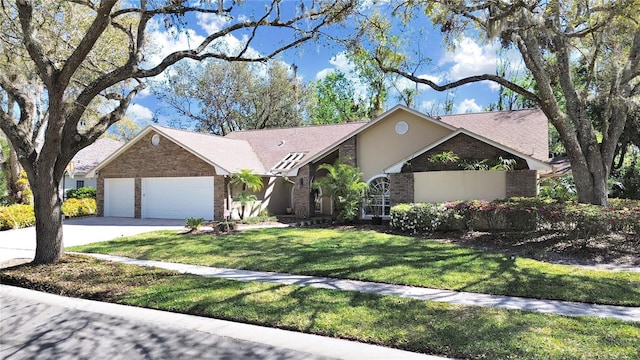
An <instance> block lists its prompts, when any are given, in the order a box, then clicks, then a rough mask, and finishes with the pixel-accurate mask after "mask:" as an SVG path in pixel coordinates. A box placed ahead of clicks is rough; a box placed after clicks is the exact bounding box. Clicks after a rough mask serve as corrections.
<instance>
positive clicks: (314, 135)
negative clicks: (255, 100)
mask: <svg viewBox="0 0 640 360" xmlns="http://www.w3.org/2000/svg"><path fill="white" fill-rule="evenodd" d="M365 124H366V123H364V122H357V123H346V124H333V125H316V126H303V127H297V128H283V129H263V130H245V131H234V132H232V133H230V134H228V135H227V136H225V138H227V139H234V140H245V141H248V142H249V143H250V144H251V146H252V147H253V150H254V151H255V152H256V154H257V155H258V158H259V159H260V161H262V163H263V164H264V167H265V168H266V170H267V171H269V170H270V169H272V168H273V167H274V166H275V165H276V164H278V163H279V162H280V161H281V160H283V159H284V158H285V157H286V156H287V155H289V154H290V153H293V152H305V156H304V157H303V158H302V159H301V161H304V160H306V159H309V158H311V157H313V156H315V155H316V154H318V153H320V152H322V151H323V150H326V149H327V147H329V146H331V145H334V144H336V142H337V141H339V140H341V139H342V138H344V137H345V136H347V135H349V134H351V133H352V132H354V131H356V130H358V129H359V128H361V127H362V126H364V125H365Z"/></svg>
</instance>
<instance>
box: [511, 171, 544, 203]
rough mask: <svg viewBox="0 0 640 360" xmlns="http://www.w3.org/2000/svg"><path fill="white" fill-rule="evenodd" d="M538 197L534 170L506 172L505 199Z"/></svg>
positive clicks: (536, 175)
mask: <svg viewBox="0 0 640 360" xmlns="http://www.w3.org/2000/svg"><path fill="white" fill-rule="evenodd" d="M537 195H538V174H537V172H536V171H535V170H514V171H507V198H510V197H513V196H526V197H533V196H537Z"/></svg>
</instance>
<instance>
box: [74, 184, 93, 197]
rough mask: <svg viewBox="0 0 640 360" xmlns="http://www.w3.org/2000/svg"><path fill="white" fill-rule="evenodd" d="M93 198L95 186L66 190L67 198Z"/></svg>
mask: <svg viewBox="0 0 640 360" xmlns="http://www.w3.org/2000/svg"><path fill="white" fill-rule="evenodd" d="M89 198H92V199H95V198H96V188H94V187H91V186H85V187H81V188H77V189H69V190H67V199H89Z"/></svg>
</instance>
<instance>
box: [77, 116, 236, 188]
mask: <svg viewBox="0 0 640 360" xmlns="http://www.w3.org/2000/svg"><path fill="white" fill-rule="evenodd" d="M151 131H155V132H157V133H160V134H162V136H164V137H166V138H167V139H169V140H171V141H173V142H174V143H176V144H178V145H180V146H181V147H182V148H183V149H185V150H187V151H189V152H190V153H191V154H193V155H194V156H196V157H197V158H198V159H200V160H202V161H204V162H205V163H207V164H209V165H211V166H212V167H213V168H214V169H215V171H216V174H217V175H229V174H232V172H231V171H229V170H228V169H225V168H223V167H222V166H220V165H218V164H216V163H214V162H212V161H210V160H209V159H207V158H205V157H204V156H201V155H200V154H199V153H198V152H197V151H194V150H193V149H191V148H190V147H188V146H186V145H185V144H183V143H182V142H180V141H178V140H176V139H175V138H174V137H173V136H171V135H169V134H167V133H166V132H165V131H163V129H162V127H158V126H154V125H147V126H146V127H145V128H144V129H142V131H140V133H138V135H136V136H135V137H134V138H133V139H132V140H131V141H129V142H127V143H126V144H124V145H122V146H121V147H120V148H119V149H118V150H117V151H115V152H114V153H113V154H111V155H109V156H108V157H107V158H106V159H104V160H103V161H101V162H100V163H99V164H98V165H96V166H95V167H94V168H93V169H91V170H89V171H88V172H87V175H86V177H91V178H93V177H95V176H96V173H98V171H99V170H100V169H102V168H104V167H105V166H107V165H108V164H109V163H111V162H112V161H113V160H115V159H117V158H118V157H119V156H120V155H122V154H123V153H124V152H125V151H127V150H128V149H129V148H130V147H132V146H133V145H134V144H136V143H137V142H138V141H140V140H141V139H142V138H143V137H144V136H145V135H147V134H148V133H149V132H151Z"/></svg>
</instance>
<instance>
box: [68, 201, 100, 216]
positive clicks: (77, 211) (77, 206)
mask: <svg viewBox="0 0 640 360" xmlns="http://www.w3.org/2000/svg"><path fill="white" fill-rule="evenodd" d="M96 210H97V206H96V199H91V198H84V199H74V198H71V199H67V200H65V201H64V203H62V213H63V214H64V216H66V217H78V216H89V215H95V214H96Z"/></svg>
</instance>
